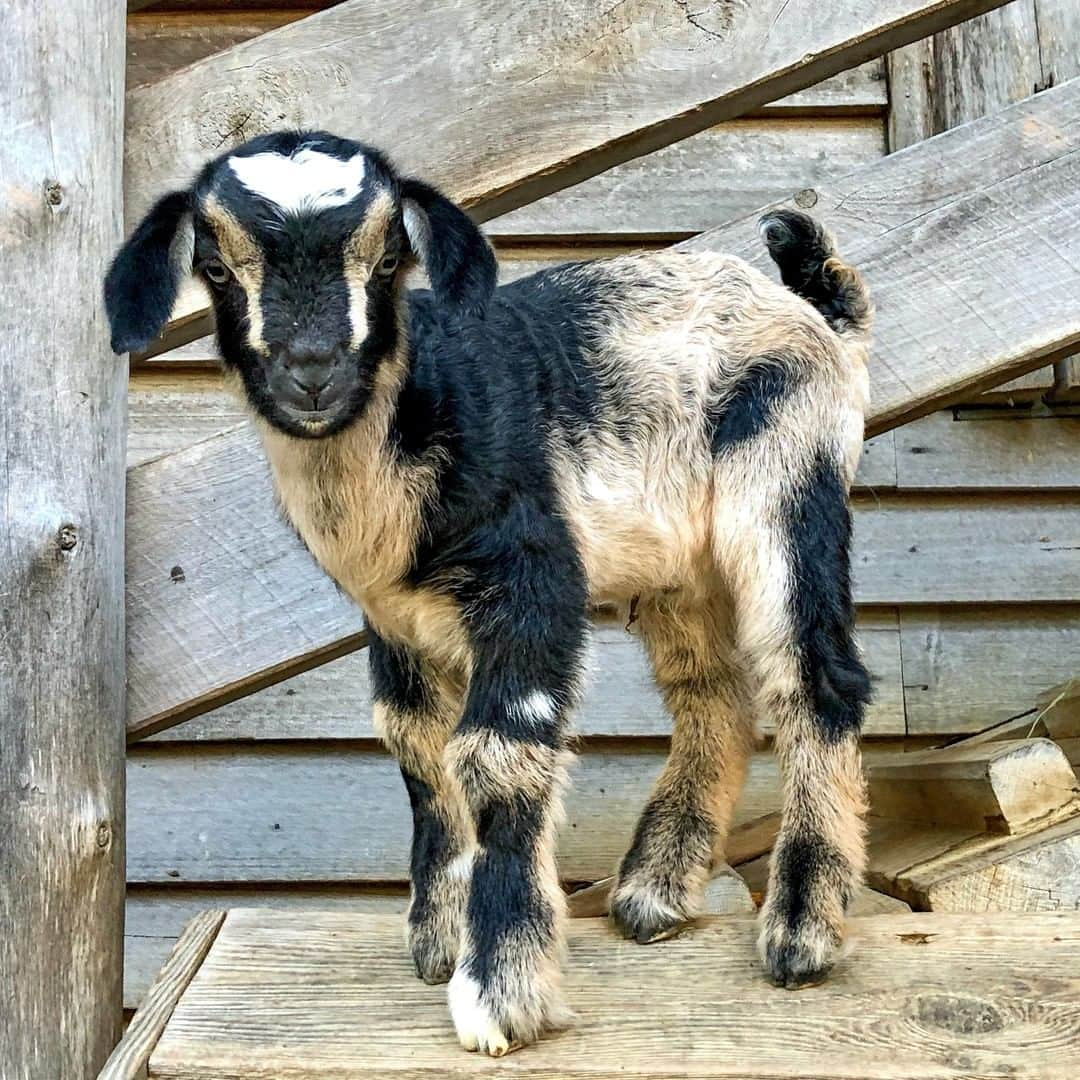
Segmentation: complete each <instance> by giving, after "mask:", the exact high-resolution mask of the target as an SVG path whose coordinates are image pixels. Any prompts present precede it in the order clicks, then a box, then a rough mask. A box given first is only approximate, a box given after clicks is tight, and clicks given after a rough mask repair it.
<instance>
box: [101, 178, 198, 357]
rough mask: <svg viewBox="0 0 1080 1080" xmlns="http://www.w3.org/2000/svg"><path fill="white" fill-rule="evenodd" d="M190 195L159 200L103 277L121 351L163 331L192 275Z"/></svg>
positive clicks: (116, 343) (140, 346)
mask: <svg viewBox="0 0 1080 1080" xmlns="http://www.w3.org/2000/svg"><path fill="white" fill-rule="evenodd" d="M194 243H195V231H194V225H193V224H192V216H191V193H190V192H187V191H174V192H172V193H171V194H169V195H166V196H164V197H163V198H161V199H159V200H158V201H157V203H155V204H154V207H153V208H152V209H151V211H150V212H149V213H148V214H147V215H146V217H145V218H143V220H142V222H141V223H140V224H139V227H138V228H137V229H136V230H135V232H134V233H132V235H131V237H130V239H129V240H128V241H127V243H126V244H124V246H123V247H122V248H121V249H120V250H119V251H118V252H117V254H116V258H115V259H113V261H112V265H111V266H110V267H109V273H108V274H107V275H106V277H105V310H106V312H108V315H109V327H110V330H111V331H112V347H113V351H114V352H117V353H126V352H132V351H136V350H139V349H145V348H146V346H147V345H149V344H150V342H151V341H153V340H154V338H156V337H157V336H158V334H160V333H161V330H162V328H163V327H164V326H165V323H166V322H167V321H168V318H169V314H170V313H171V312H172V309H173V304H174V303H175V302H176V294H177V293H178V292H179V291H180V284H181V282H182V281H183V280H184V278H186V277H187V275H188V274H190V273H191V266H192V256H193V248H194Z"/></svg>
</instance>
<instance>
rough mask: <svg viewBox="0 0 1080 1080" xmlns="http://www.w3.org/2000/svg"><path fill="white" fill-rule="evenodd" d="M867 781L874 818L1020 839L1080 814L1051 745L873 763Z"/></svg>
mask: <svg viewBox="0 0 1080 1080" xmlns="http://www.w3.org/2000/svg"><path fill="white" fill-rule="evenodd" d="M867 781H868V785H869V789H870V806H871V808H872V811H873V813H874V814H876V815H878V816H879V817H889V818H896V819H898V820H902V821H916V822H920V823H923V824H947V825H970V826H971V827H973V828H975V829H979V830H982V831H984V832H999V833H1012V834H1016V833H1020V832H1024V831H1030V829H1031V826H1032V824H1033V823H1034V822H1037V821H1039V820H1040V819H1043V818H1046V817H1047V816H1048V815H1050V814H1053V813H1055V812H1058V811H1061V810H1063V809H1064V808H1066V807H1068V806H1070V805H1071V806H1072V807H1073V808H1074V810H1076V811H1080V789H1078V785H1077V779H1076V775H1075V773H1074V772H1073V770H1072V766H1071V765H1070V764H1069V762H1068V759H1067V758H1066V757H1065V755H1064V753H1062V751H1061V749H1060V747H1058V746H1057V745H1056V744H1055V743H1054V742H1052V741H1051V740H1050V739H1038V738H1027V739H1003V740H996V741H994V742H984V743H976V744H974V745H971V744H969V743H968V742H967V741H966V740H964V741H962V742H959V743H956V744H955V745H953V746H948V747H944V748H941V749H931V750H922V751H916V752H915V753H909V754H897V755H896V756H895V757H888V758H882V759H879V760H875V761H874V763H873V764H872V765H871V766H870V768H868V769H867Z"/></svg>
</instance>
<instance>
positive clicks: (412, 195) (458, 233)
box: [401, 179, 498, 315]
mask: <svg viewBox="0 0 1080 1080" xmlns="http://www.w3.org/2000/svg"><path fill="white" fill-rule="evenodd" d="M401 202H402V214H403V218H404V222H405V232H406V233H407V234H408V237H409V245H410V246H411V247H412V250H413V254H414V255H415V256H416V257H417V259H419V260H420V265H421V266H423V268H424V269H425V270H426V271H427V276H428V280H429V281H430V282H431V287H432V289H433V290H434V292H435V295H436V296H437V297H438V298H439V300H440V301H442V302H443V303H446V304H455V305H458V306H460V307H462V308H464V309H465V310H467V311H469V312H471V313H473V314H476V315H482V314H483V312H484V308H485V307H486V306H487V302H488V300H490V299H491V294H492V292H493V291H494V290H495V280H496V278H497V276H498V264H497V263H496V262H495V253H494V252H493V251H492V250H491V246H490V245H489V244H488V242H487V241H486V240H485V239H484V235H483V233H481V232H480V230H479V229H478V228H477V227H476V226H475V225H474V224H473V222H472V221H471V220H470V218H469V216H468V215H467V214H466V213H465V211H464V210H462V209H461V207H460V206H456V205H455V204H454V203H452V202H451V201H450V200H449V199H448V198H447V197H446V196H445V195H442V194H440V193H439V192H438V191H436V190H435V189H434V188H433V187H429V186H428V185H427V184H425V183H423V182H422V181H420V180H411V179H410V180H403V181H402V182H401Z"/></svg>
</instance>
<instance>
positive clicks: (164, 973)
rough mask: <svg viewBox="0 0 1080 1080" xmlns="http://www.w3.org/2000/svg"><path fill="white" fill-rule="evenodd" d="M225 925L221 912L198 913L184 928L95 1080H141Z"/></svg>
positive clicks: (223, 915) (223, 914) (222, 912)
mask: <svg viewBox="0 0 1080 1080" xmlns="http://www.w3.org/2000/svg"><path fill="white" fill-rule="evenodd" d="M224 921H225V912H224V911H201V912H199V914H197V915H196V916H195V917H194V918H193V919H192V920H191V921H190V922H189V923H188V924H187V926H185V927H184V929H183V931H182V932H181V933H180V934H179V936H178V937H177V939H176V942H175V944H174V945H173V947H172V949H171V950H170V952H169V955H168V957H167V958H166V960H165V963H164V965H163V966H162V968H161V970H160V971H159V972H158V973H157V974H156V975H155V976H154V980H153V983H152V984H151V986H150V988H149V990H148V991H147V994H146V1000H145V1001H143V1002H142V1004H141V1005H140V1007H139V1012H138V1014H137V1015H136V1016H135V1017H134V1019H133V1020H132V1021H131V1023H130V1024H129V1025H128V1027H127V1030H126V1031H125V1032H124V1038H123V1040H122V1041H121V1043H120V1044H119V1045H118V1046H117V1047H116V1049H115V1050H113V1052H112V1054H111V1055H110V1056H109V1060H108V1061H107V1062H105V1068H103V1069H102V1070H101V1072H100V1074H99V1075H98V1080H143V1078H144V1077H145V1076H146V1065H147V1062H148V1061H149V1060H150V1054H151V1053H152V1051H153V1049H154V1047H155V1046H156V1045H157V1042H158V1039H159V1038H160V1037H161V1033H162V1032H163V1031H164V1030H165V1025H166V1023H168V1020H169V1017H170V1016H172V1013H173V1009H174V1008H176V1003H177V1002H178V1001H179V1000H180V996H181V995H182V994H183V993H184V991H185V990H186V989H187V988H188V984H189V983H190V982H191V980H192V979H193V978H194V977H195V973H196V972H197V971H198V970H199V965H200V964H201V963H202V962H203V959H204V958H205V957H206V954H207V953H208V952H209V951H210V946H211V945H213V944H214V938H216V937H217V933H218V930H220V929H221V924H222V923H223V922H224ZM126 974H127V973H126V971H125V981H126Z"/></svg>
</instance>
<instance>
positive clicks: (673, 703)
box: [611, 598, 754, 944]
mask: <svg viewBox="0 0 1080 1080" xmlns="http://www.w3.org/2000/svg"><path fill="white" fill-rule="evenodd" d="M673 603H675V604H677V601H674V602H673ZM638 625H639V627H640V632H641V635H642V637H643V638H644V641H645V644H646V647H647V648H648V650H649V654H650V657H651V659H652V662H653V668H654V672H655V676H656V682H657V685H658V686H659V687H660V690H661V691H662V693H663V695H664V700H665V702H666V704H667V706H668V708H669V709H670V711H671V714H672V717H673V720H674V728H673V733H672V739H671V754H670V756H669V758H668V761H667V765H666V766H665V768H664V771H663V773H662V774H661V776H660V778H659V780H658V781H657V783H656V786H655V788H654V789H653V792H652V795H651V796H650V798H649V802H648V804H647V805H646V807H645V810H644V812H643V813H642V815H641V818H640V820H639V822H638V826H637V830H636V831H635V834H634V840H633V843H632V845H631V847H630V850H629V851H628V852H627V854H626V856H625V857H624V859H623V861H622V865H621V866H620V868H619V880H618V884H617V886H616V888H615V890H614V892H613V894H612V903H611V916H612V919H613V921H614V922H615V925H616V926H617V927H618V928H619V929H620V930H621V931H622V933H623V935H624V936H626V937H628V938H632V939H634V940H636V941H638V942H640V943H642V944H645V943H647V942H650V941H659V940H662V939H663V938H665V937H668V936H670V935H671V934H672V933H674V932H675V931H676V930H677V929H678V928H679V926H681V925H682V924H683V923H685V922H687V921H688V920H690V919H692V918H693V917H694V916H695V915H697V914H698V913H699V909H700V905H701V899H702V891H703V889H704V887H705V884H706V882H707V881H708V879H709V873H710V871H711V870H712V868H713V865H714V863H715V862H716V861H717V860H718V859H720V858H722V851H723V843H724V840H725V839H726V836H727V831H728V826H729V824H730V821H731V814H732V810H733V808H734V805H735V801H736V799H737V798H738V795H739V790H740V789H741V787H742V783H743V778H744V776H745V773H746V762H747V758H748V756H749V754H750V751H751V749H752V748H753V737H754V736H753V721H752V717H751V713H750V709H749V706H748V703H747V698H746V694H745V692H744V690H743V682H742V677H741V674H740V672H739V671H738V669H737V667H736V665H735V664H734V662H733V656H732V650H731V639H730V631H729V628H728V626H727V618H726V616H725V612H724V609H723V606H722V605H721V604H720V603H719V602H716V603H713V604H711V605H709V606H704V607H701V608H698V609H690V610H679V609H677V608H675V607H666V606H665V604H664V599H663V598H661V599H660V600H658V601H655V602H650V603H648V604H643V605H641V607H640V609H639V618H638Z"/></svg>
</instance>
